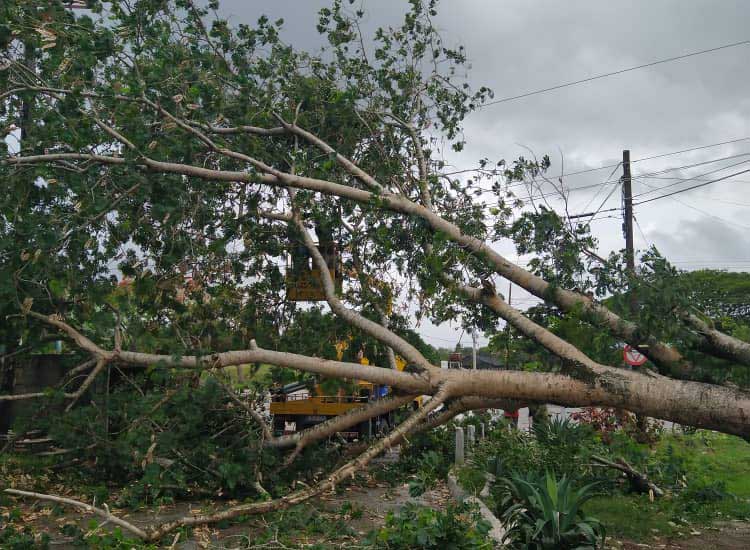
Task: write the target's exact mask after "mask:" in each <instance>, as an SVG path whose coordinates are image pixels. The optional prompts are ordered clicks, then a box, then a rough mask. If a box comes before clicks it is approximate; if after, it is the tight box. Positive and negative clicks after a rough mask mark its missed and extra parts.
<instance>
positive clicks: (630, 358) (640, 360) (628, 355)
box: [622, 344, 648, 367]
mask: <svg viewBox="0 0 750 550" xmlns="http://www.w3.org/2000/svg"><path fill="white" fill-rule="evenodd" d="M622 357H623V359H625V362H626V363H627V364H628V365H630V366H631V367H640V366H641V365H642V364H644V363H645V362H646V361H648V357H646V356H645V355H643V354H642V353H641V352H640V351H638V350H637V349H635V348H634V347H631V346H628V345H627V344H626V345H625V349H623V350H622Z"/></svg>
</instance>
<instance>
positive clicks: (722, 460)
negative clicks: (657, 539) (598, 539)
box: [584, 432, 750, 541]
mask: <svg viewBox="0 0 750 550" xmlns="http://www.w3.org/2000/svg"><path fill="white" fill-rule="evenodd" d="M645 449H646V448H645V447H644V450H645ZM647 452H648V453H649V454H650V455H651V460H652V461H653V462H654V463H656V464H659V465H662V464H676V465H678V467H679V470H680V472H681V473H680V475H679V476H677V477H678V481H679V482H680V483H682V484H684V485H686V487H683V488H681V489H679V490H674V491H671V492H670V493H668V494H667V496H666V497H665V498H662V499H658V500H655V501H654V502H651V501H650V500H649V498H648V496H647V495H620V494H612V495H606V496H599V497H596V498H594V499H592V500H590V501H589V502H587V503H586V505H585V506H584V510H585V512H586V514H588V515H592V516H595V517H597V518H599V519H600V520H601V521H602V522H603V523H604V524H605V525H606V527H607V533H608V535H610V536H613V537H615V538H627V539H631V540H635V541H642V540H647V539H649V538H652V537H654V536H680V535H681V534H688V533H689V532H690V531H691V530H692V529H693V528H696V527H702V526H705V525H708V524H710V523H711V522H713V521H716V520H720V519H748V518H750V500H749V499H750V445H749V444H748V443H746V442H745V441H743V440H742V439H740V438H738V437H734V436H728V435H724V434H717V433H711V432H698V433H696V434H694V435H689V436H688V435H666V436H664V437H663V438H662V439H661V440H660V441H659V442H658V443H657V444H656V445H655V446H654V448H653V449H650V450H648V451H647Z"/></svg>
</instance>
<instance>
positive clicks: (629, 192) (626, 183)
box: [622, 149, 638, 315]
mask: <svg viewBox="0 0 750 550" xmlns="http://www.w3.org/2000/svg"><path fill="white" fill-rule="evenodd" d="M622 199H623V203H624V206H625V215H624V216H623V218H624V220H623V224H622V229H623V232H624V233H625V266H626V268H627V271H628V278H629V279H630V281H631V284H630V288H629V290H630V313H631V314H632V315H635V313H636V311H637V309H638V302H637V300H636V296H635V290H634V289H633V285H632V282H633V281H634V280H635V247H634V246H633V188H632V185H631V177H630V150H628V149H625V150H624V151H623V152H622Z"/></svg>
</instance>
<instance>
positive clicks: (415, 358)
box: [295, 216, 434, 369]
mask: <svg viewBox="0 0 750 550" xmlns="http://www.w3.org/2000/svg"><path fill="white" fill-rule="evenodd" d="M295 224H296V226H297V229H298V230H299V231H300V233H301V235H302V240H303V241H304V243H305V246H306V247H307V250H308V251H309V252H310V255H311V256H312V258H313V261H314V262H315V265H316V266H317V267H318V271H319V272H320V279H321V282H322V284H323V291H324V292H325V296H326V301H327V302H328V305H329V306H331V309H332V310H333V312H334V313H335V314H336V315H338V316H339V317H341V318H342V319H344V320H345V321H346V322H348V323H350V324H352V325H354V326H355V327H358V328H360V329H362V330H363V331H365V332H366V333H367V334H369V335H370V336H372V337H373V338H376V339H377V340H379V341H380V342H383V343H384V344H385V345H386V346H388V347H390V348H392V349H394V350H395V351H397V352H398V353H399V354H400V355H401V356H402V357H403V358H404V359H406V360H407V361H409V362H410V363H412V364H414V365H417V366H419V367H421V368H423V369H432V368H434V366H433V365H432V364H431V363H430V362H429V361H428V360H427V359H426V358H425V356H424V355H422V354H421V353H420V351H419V350H418V349H417V348H415V347H414V346H412V345H411V344H410V343H409V342H407V341H406V340H404V339H403V338H401V337H400V336H398V335H397V334H395V333H394V332H392V331H391V330H389V329H387V328H386V327H384V326H383V325H380V324H378V323H376V322H374V321H371V320H370V319H367V318H366V317H363V316H362V315H360V314H359V313H357V312H356V311H354V310H351V309H349V308H347V307H346V306H344V304H343V303H342V302H341V300H339V298H338V296H336V287H335V285H334V282H333V279H332V278H331V274H330V273H329V271H328V265H327V264H326V261H325V259H324V258H323V255H322V254H321V253H320V250H318V247H317V246H316V245H315V242H314V241H313V240H312V237H311V236H310V233H309V232H308V231H307V228H306V227H305V226H304V224H303V223H302V221H301V219H300V218H299V217H298V216H295Z"/></svg>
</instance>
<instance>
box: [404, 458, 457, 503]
mask: <svg viewBox="0 0 750 550" xmlns="http://www.w3.org/2000/svg"><path fill="white" fill-rule="evenodd" d="M450 456H451V455H450V454H445V453H437V452H435V451H427V452H425V453H424V455H422V456H421V457H419V458H418V460H417V465H416V473H415V474H414V478H413V479H412V480H410V481H409V494H410V495H411V496H413V497H416V496H419V495H421V494H422V493H424V492H425V491H427V490H428V489H431V488H432V487H434V486H435V484H436V483H437V481H438V480H439V479H443V478H444V477H445V476H446V474H447V473H448V470H449V469H450Z"/></svg>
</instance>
